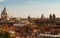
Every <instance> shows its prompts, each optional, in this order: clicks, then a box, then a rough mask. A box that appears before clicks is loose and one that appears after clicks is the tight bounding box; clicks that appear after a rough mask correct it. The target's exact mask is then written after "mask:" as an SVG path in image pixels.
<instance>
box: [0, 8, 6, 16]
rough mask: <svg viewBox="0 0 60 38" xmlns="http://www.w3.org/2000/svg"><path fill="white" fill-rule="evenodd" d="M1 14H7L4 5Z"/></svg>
mask: <svg viewBox="0 0 60 38" xmlns="http://www.w3.org/2000/svg"><path fill="white" fill-rule="evenodd" d="M1 15H7V11H6V7H4V9H3V11H2V13H1Z"/></svg>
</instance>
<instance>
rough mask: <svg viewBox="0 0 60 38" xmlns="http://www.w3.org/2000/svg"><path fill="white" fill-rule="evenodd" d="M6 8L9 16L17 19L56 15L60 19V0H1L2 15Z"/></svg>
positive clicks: (0, 9)
mask: <svg viewBox="0 0 60 38" xmlns="http://www.w3.org/2000/svg"><path fill="white" fill-rule="evenodd" d="M4 6H6V8H7V11H8V14H9V15H10V16H16V17H27V16H28V15H30V16H31V17H40V16H41V14H44V15H45V16H46V17H48V16H49V14H50V13H51V14H53V13H55V14H56V16H58V17H60V0H0V14H1V11H2V10H3V8H4Z"/></svg>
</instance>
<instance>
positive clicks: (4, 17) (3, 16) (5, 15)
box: [1, 7, 9, 21]
mask: <svg viewBox="0 0 60 38" xmlns="http://www.w3.org/2000/svg"><path fill="white" fill-rule="evenodd" d="M1 19H2V20H3V21H7V20H8V19H9V16H8V14H7V10H6V7H4V9H3V11H2V13H1Z"/></svg>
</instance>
